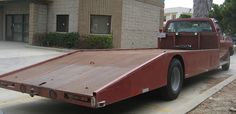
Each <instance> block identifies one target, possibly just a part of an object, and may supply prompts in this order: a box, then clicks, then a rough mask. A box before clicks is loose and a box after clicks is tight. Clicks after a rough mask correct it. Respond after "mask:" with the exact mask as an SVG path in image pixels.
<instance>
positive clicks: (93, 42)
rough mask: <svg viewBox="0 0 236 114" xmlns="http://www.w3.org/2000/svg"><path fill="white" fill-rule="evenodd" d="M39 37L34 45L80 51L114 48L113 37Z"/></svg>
mask: <svg viewBox="0 0 236 114" xmlns="http://www.w3.org/2000/svg"><path fill="white" fill-rule="evenodd" d="M39 36H40V37H35V40H34V45H38V46H46V47H59V48H78V49H107V48H112V36H111V35H89V36H80V35H79V33H48V34H46V35H45V34H44V35H39Z"/></svg>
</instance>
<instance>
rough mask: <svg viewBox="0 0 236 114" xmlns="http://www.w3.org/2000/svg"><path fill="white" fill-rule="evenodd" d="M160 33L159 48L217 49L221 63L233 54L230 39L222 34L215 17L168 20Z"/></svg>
mask: <svg viewBox="0 0 236 114" xmlns="http://www.w3.org/2000/svg"><path fill="white" fill-rule="evenodd" d="M160 34H161V36H160V37H159V38H158V48H159V49H183V50H206V49H219V58H220V62H221V63H222V64H223V63H225V62H226V61H229V60H230V56H232V55H233V54H234V50H233V42H232V40H231V39H230V38H229V37H226V36H225V35H224V34H223V32H222V31H221V28H220V26H219V25H218V24H217V21H216V20H215V19H211V18H189V19H175V20H170V21H168V22H167V23H166V27H164V29H163V32H162V33H160ZM226 69H228V67H227V68H226Z"/></svg>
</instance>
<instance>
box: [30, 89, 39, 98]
mask: <svg viewBox="0 0 236 114" xmlns="http://www.w3.org/2000/svg"><path fill="white" fill-rule="evenodd" d="M29 95H30V96H31V97H34V96H35V95H39V92H38V91H37V90H35V88H31V89H30V90H29Z"/></svg>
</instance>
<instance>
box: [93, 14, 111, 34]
mask: <svg viewBox="0 0 236 114" xmlns="http://www.w3.org/2000/svg"><path fill="white" fill-rule="evenodd" d="M90 33H92V34H110V33H111V16H104V15H91V16H90Z"/></svg>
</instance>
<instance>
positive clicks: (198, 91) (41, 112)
mask: <svg viewBox="0 0 236 114" xmlns="http://www.w3.org/2000/svg"><path fill="white" fill-rule="evenodd" d="M26 45H27V44H24V43H14V42H0V53H1V54H0V74H4V73H7V72H9V71H12V70H16V69H19V68H22V67H25V66H28V65H31V64H35V63H38V62H40V61H44V60H47V59H49V58H53V57H56V56H59V55H62V54H63V52H58V51H53V50H45V49H35V48H29V47H28V46H26ZM231 63H232V65H231V69H230V70H229V71H227V72H225V71H221V70H220V69H219V70H215V71H212V72H209V73H205V74H202V75H199V76H197V77H195V78H191V79H188V80H186V81H185V84H184V88H183V90H182V93H181V95H180V97H179V98H178V99H177V100H175V101H164V100H161V99H160V98H159V93H158V91H154V92H151V93H147V94H144V95H140V96H137V97H134V98H131V99H128V100H125V101H123V102H119V103H116V104H114V105H111V106H108V107H105V108H102V109H88V108H83V107H80V106H77V105H72V104H68V103H63V102H58V101H54V100H51V99H46V98H42V97H33V98H32V97H30V96H29V95H27V94H22V93H19V92H14V91H9V90H6V89H0V110H2V111H3V112H4V114H54V113H55V114H65V113H66V114H168V113H175V114H178V113H179V114H180V113H183V111H187V110H188V109H190V108H193V107H194V106H195V105H197V103H198V102H199V101H201V100H204V99H206V98H207V97H208V96H209V95H211V94H213V93H214V92H215V91H217V87H218V86H219V87H221V86H222V84H227V80H228V82H230V81H229V80H233V79H234V78H235V76H234V75H233V74H234V73H235V71H236V56H233V57H232V61H231ZM216 86H217V87H216ZM214 87H215V88H214ZM219 87H218V89H220V88H219ZM196 101H198V102H196ZM0 114H1V111H0Z"/></svg>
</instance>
